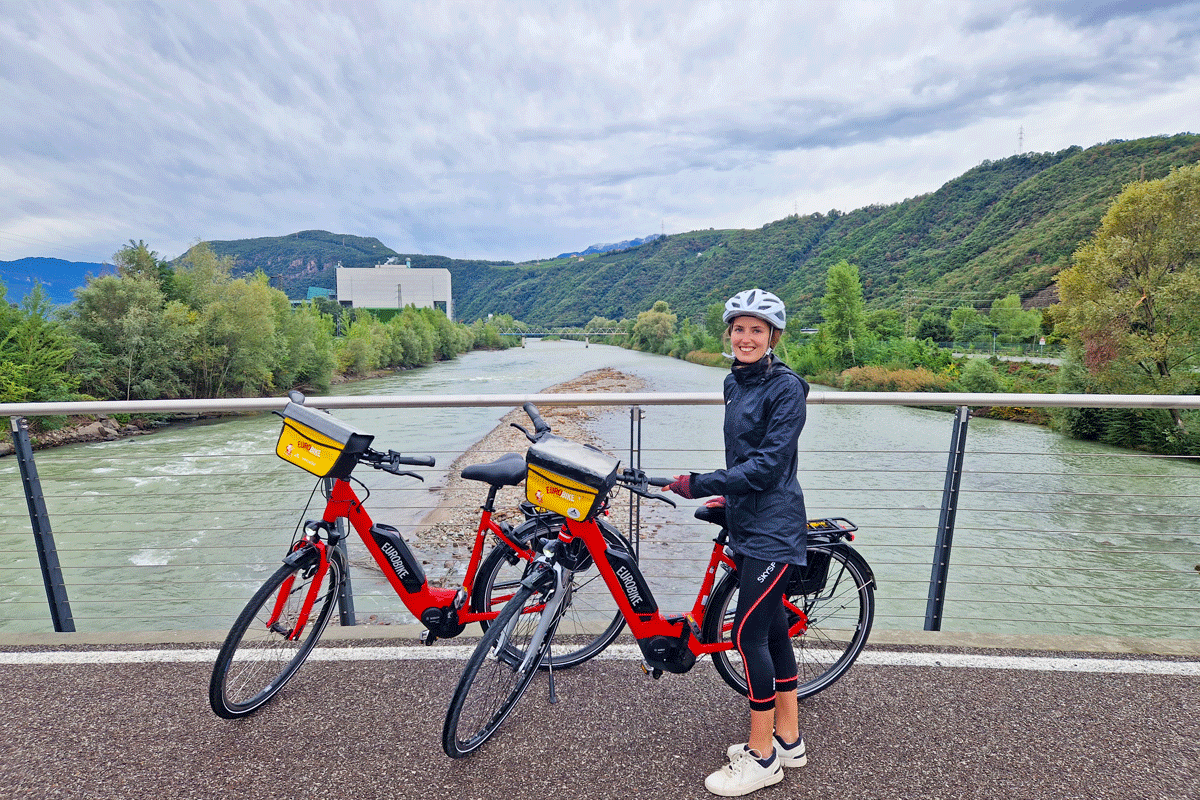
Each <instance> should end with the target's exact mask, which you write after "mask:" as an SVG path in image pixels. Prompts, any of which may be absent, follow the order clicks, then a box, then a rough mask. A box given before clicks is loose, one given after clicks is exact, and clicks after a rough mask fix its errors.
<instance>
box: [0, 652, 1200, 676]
mask: <svg viewBox="0 0 1200 800" xmlns="http://www.w3.org/2000/svg"><path fill="white" fill-rule="evenodd" d="M473 650H474V648H473V647H472V646H470V645H449V646H438V647H421V646H412V647H324V648H322V647H318V648H317V649H316V650H314V651H313V653H312V655H311V656H309V659H310V660H312V661H437V660H445V661H464V660H466V658H467V657H468V656H470V654H471V652H472V651H473ZM216 657H217V651H216V650H78V651H73V650H50V651H27V652H16V653H0V665H17V666H47V665H56V664H58V665H62V664H80V665H101V664H152V663H211V662H213V661H214V660H215V659H216ZM597 658H601V659H605V660H614V661H641V660H642V654H641V651H640V650H639V649H638V648H637V646H635V645H613V646H612V647H609V648H608V649H607V650H605V651H604V652H603V653H601V654H600V655H599V656H597ZM857 664H859V665H862V666H877V667H934V668H936V667H942V668H948V669H1010V670H1011V669H1024V670H1032V671H1035V672H1104V673H1121V674H1140V675H1186V676H1198V677H1200V661H1155V660H1151V659H1118V658H1069V657H1056V656H991V655H969V654H963V653H901V652H892V651H868V652H866V653H863V654H862V655H860V656H859V658H858V662H857Z"/></svg>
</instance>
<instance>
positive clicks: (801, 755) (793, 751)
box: [725, 735, 808, 767]
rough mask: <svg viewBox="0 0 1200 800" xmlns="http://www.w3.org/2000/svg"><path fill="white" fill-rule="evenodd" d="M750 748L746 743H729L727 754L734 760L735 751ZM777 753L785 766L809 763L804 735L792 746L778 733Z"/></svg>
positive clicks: (776, 738)
mask: <svg viewBox="0 0 1200 800" xmlns="http://www.w3.org/2000/svg"><path fill="white" fill-rule="evenodd" d="M749 749H750V745H748V744H745V743H742V744H731V745H729V750H727V751H726V753H725V754H726V755H727V756H729V760H730V761H732V760H733V756H734V754H735V753H737V752H739V751H747V750H749ZM775 754H776V755H778V756H779V763H781V764H783V766H785V767H803V766H804V765H805V764H807V763H808V751H807V750H806V749H805V747H804V737H803V736H801V737H800V738H799V739H797V740H796V741H794V742H792V744H791V746H788V745H786V744H784V743H783V740H782V739H780V738H779V736H778V735H776V736H775Z"/></svg>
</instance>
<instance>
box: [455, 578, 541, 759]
mask: <svg viewBox="0 0 1200 800" xmlns="http://www.w3.org/2000/svg"><path fill="white" fill-rule="evenodd" d="M531 606H540V607H541V608H542V609H543V610H542V611H541V612H539V613H527V609H528V608H530V607H531ZM546 613H549V612H548V611H547V610H545V606H544V597H543V593H542V592H540V591H537V590H534V589H531V588H530V587H528V586H522V587H520V588H519V589H517V591H516V592H515V593H514V594H513V596H512V599H510V600H509V601H508V603H506V604H505V606H504V608H503V609H502V610H501V611H500V614H499V616H497V617H496V619H495V620H494V621H493V623H494V624H492V625H491V626H489V627H488V629H487V633H485V634H484V635H483V638H481V639H480V640H479V644H478V645H477V646H476V647H475V652H473V653H472V654H471V657H470V658H469V659H468V660H467V665H466V666H465V667H464V668H463V671H462V675H461V676H460V677H459V679H458V685H457V686H456V687H455V689H454V696H453V697H452V698H451V700H450V708H449V709H448V710H447V711H446V721H445V723H444V725H443V726H442V749H443V750H444V751H445V752H446V755H448V756H450V757H451V758H462V757H463V756H467V755H470V754H471V753H473V752H475V751H476V750H478V749H479V748H480V747H481V746H483V744H484V742H486V741H487V740H488V739H490V738H492V736H493V735H494V734H495V733H496V731H497V730H498V729H499V728H500V725H501V724H502V723H503V722H504V720H505V719H506V718H507V717H508V715H509V713H510V712H511V711H512V710H513V708H514V707H515V706H516V704H517V701H518V700H520V699H521V696H522V695H523V694H525V690H526V689H527V688H529V683H530V681H532V680H533V676H534V675H536V674H537V672H538V667H539V666H540V664H541V661H542V659H543V658H545V655H546V650H547V649H548V648H549V646H550V640H551V639H553V638H554V626H553V625H551V626H550V628H549V629H548V630H547V631H546V634H545V635H544V636H543V637H542V640H541V641H540V642H534V641H531V639H532V637H533V636H534V634H535V632H536V630H537V627H538V623H539V622H540V620H541V618H542V615H543V614H546ZM504 633H507V634H508V641H507V642H506V643H505V644H504V645H503V646H501V645H500V638H501V634H504ZM531 647H532V648H535V652H537V653H538V655H537V657H535V658H534V659H533V661H532V662H531V663H530V665H529V666H528V667H527V668H526V669H524V670H521V669H520V666H521V663H522V661H523V659H524V656H525V653H526V652H527V651H528V650H529V648H531Z"/></svg>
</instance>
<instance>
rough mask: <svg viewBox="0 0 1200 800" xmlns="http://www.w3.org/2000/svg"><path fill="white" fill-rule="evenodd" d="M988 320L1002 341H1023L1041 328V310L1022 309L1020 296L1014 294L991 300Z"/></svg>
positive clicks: (1035, 334) (1032, 336)
mask: <svg viewBox="0 0 1200 800" xmlns="http://www.w3.org/2000/svg"><path fill="white" fill-rule="evenodd" d="M988 320H989V321H990V322H991V323H992V327H994V328H995V329H996V333H997V334H998V335H999V337H1000V340H1001V341H1003V342H1023V341H1025V340H1027V339H1032V338H1034V337H1035V336H1037V335H1038V333H1040V332H1041V328H1042V314H1041V312H1040V311H1034V310H1030V311H1025V310H1024V309H1022V308H1021V298H1020V297H1019V296H1017V295H1015V294H1010V295H1007V296H1005V297H1000V298H997V299H996V300H994V301H992V307H991V310H990V311H989V312H988Z"/></svg>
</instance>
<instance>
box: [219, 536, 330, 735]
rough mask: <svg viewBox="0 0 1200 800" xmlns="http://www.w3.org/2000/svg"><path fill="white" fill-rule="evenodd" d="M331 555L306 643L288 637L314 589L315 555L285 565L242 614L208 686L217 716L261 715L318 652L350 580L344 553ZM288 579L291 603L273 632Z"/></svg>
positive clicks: (307, 632)
mask: <svg viewBox="0 0 1200 800" xmlns="http://www.w3.org/2000/svg"><path fill="white" fill-rule="evenodd" d="M327 552H328V553H329V569H328V570H327V571H326V573H325V579H324V585H323V587H322V589H320V594H318V595H317V597H316V599H315V600H314V602H313V607H312V611H311V612H310V617H309V620H308V622H307V625H306V627H307V629H308V630H307V631H306V632H304V633H303V635H302V638H300V639H291V638H289V636H288V633H289V632H290V631H291V630H292V629H293V628H294V627H295V623H296V618H297V615H298V613H299V611H300V608H301V606H302V605H303V602H304V598H305V596H306V595H307V593H308V589H309V586H310V585H311V583H312V581H313V579H314V578H315V577H316V570H317V563H318V561H317V553H316V552H315V551H313V552H312V553H309V554H307V555H305V556H304V557H302V558H300V559H299V560H298V561H297V562H296V564H294V565H289V564H284V565H283V566H281V567H280V568H279V569H278V570H276V571H275V574H273V575H272V576H271V577H270V578H268V579H267V582H266V583H264V584H263V585H262V587H261V588H260V589H259V590H258V591H257V592H255V594H254V596H253V597H252V598H250V602H249V603H247V604H246V607H245V608H244V609H243V610H242V613H241V614H239V615H238V618H237V620H236V621H235V622H234V623H233V628H231V629H230V631H229V635H228V636H226V637H225V643H224V644H223V645H222V646H221V650H220V652H219V653H218V654H217V660H216V663H215V664H214V665H213V671H212V677H211V679H210V680H209V684H208V701H209V704H210V705H211V706H212V710H213V711H214V712H215V713H216V714H217V716H219V717H224V718H225V719H238V718H239V717H244V716H246V715H247V714H251V713H253V712H254V711H257V710H258V709H259V708H261V707H262V706H263V704H264V703H266V702H267V701H268V700H270V699H271V698H272V697H274V696H275V695H276V694H277V693H278V692H279V690H280V689H282V688H283V687H284V685H285V684H287V682H288V681H290V680H291V679H292V678H293V677H294V676H295V674H296V672H297V670H299V669H300V666H301V665H302V664H303V663H304V661H305V659H307V658H308V655H309V653H311V652H312V649H313V648H314V647H316V644H317V641H318V640H319V639H320V638H321V634H322V633H324V631H325V626H326V625H327V624H329V619H330V617H331V616H332V614H333V608H334V605H335V602H336V600H337V596H338V594H339V591H340V589H341V586H342V582H343V581H344V580H345V575H346V569H345V562H344V561H343V560H342V554H341V552H339V551H338V550H337V549H336V548H329V549H328V550H327ZM288 578H293V582H292V584H291V587H290V591H289V593H288V599H287V601H286V602H285V603H284V606H283V608H282V610H281V613H280V618H279V620H278V621H277V622H276V624H275V625H273V626H271V627H268V626H267V621H268V620H269V619H270V618H271V616H272V614H273V612H274V608H275V603H276V600H277V598H278V597H279V591H280V588H281V587H282V586H283V584H284V581H286V580H287V579H288Z"/></svg>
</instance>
